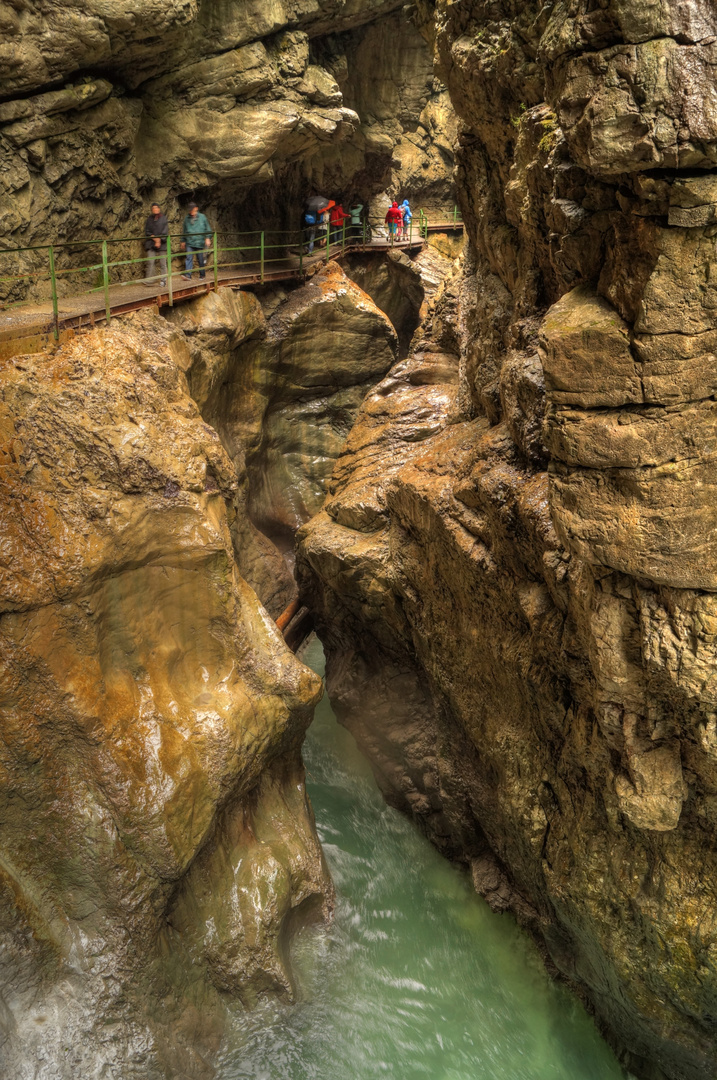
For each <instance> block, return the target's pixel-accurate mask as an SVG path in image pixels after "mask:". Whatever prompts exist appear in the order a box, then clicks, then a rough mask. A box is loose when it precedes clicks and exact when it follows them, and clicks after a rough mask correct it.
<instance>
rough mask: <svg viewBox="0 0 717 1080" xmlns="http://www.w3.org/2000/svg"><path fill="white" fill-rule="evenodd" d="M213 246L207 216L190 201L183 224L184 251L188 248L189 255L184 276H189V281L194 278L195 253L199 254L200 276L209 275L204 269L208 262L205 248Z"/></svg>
mask: <svg viewBox="0 0 717 1080" xmlns="http://www.w3.org/2000/svg"><path fill="white" fill-rule="evenodd" d="M211 246H212V227H211V225H210V224H209V222H208V220H207V218H206V216H205V215H204V214H200V212H199V207H198V206H197V204H196V203H190V204H189V206H188V207H187V216H186V217H185V219H184V225H183V226H182V251H185V250H186V252H187V257H186V259H185V261H184V269H185V271H186V273H184V274H182V277H183V278H188V279H189V281H191V280H192V270H193V268H194V256H195V255H196V256H197V263H198V265H199V276H200V278H203V277H206V276H207V275H206V273H205V270H204V267H205V265H206V262H207V256H206V254H205V249H206V248H208V247H211Z"/></svg>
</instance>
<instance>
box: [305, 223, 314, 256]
mask: <svg viewBox="0 0 717 1080" xmlns="http://www.w3.org/2000/svg"><path fill="white" fill-rule="evenodd" d="M305 232H306V239H307V240H308V241H309V251H313V250H314V240H315V239H316V226H315V225H310V226H309V228H308V229H306V230H305Z"/></svg>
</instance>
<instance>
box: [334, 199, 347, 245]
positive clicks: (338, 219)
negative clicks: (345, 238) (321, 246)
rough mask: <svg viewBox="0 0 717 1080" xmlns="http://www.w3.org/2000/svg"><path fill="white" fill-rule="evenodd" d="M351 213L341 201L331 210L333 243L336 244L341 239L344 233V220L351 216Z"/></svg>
mask: <svg viewBox="0 0 717 1080" xmlns="http://www.w3.org/2000/svg"><path fill="white" fill-rule="evenodd" d="M350 217H351V215H350V214H347V213H346V211H345V210H344V208H343V206H342V205H341V203H337V204H336V206H335V207H334V208H333V210H332V211H331V217H330V218H329V220H330V222H331V243H332V244H335V243H336V242H337V241H338V240H340V239H341V237H342V235H343V228H344V222H345V221H346V220H347V219H348V218H350Z"/></svg>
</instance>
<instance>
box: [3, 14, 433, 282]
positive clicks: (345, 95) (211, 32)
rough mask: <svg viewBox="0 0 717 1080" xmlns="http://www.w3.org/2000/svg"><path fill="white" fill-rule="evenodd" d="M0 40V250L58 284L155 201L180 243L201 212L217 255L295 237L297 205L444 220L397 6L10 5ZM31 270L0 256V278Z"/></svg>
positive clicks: (428, 117) (418, 75) (412, 58)
mask: <svg viewBox="0 0 717 1080" xmlns="http://www.w3.org/2000/svg"><path fill="white" fill-rule="evenodd" d="M0 30H1V33H0V37H1V38H2V42H3V44H2V45H0V49H1V50H2V52H1V53H0V55H1V56H2V62H1V63H0V165H1V166H2V168H1V169H0V175H1V176H2V179H1V180H0V196H1V197H0V233H2V235H3V236H4V237H5V239H6V246H7V247H9V248H16V247H19V248H28V247H31V246H33V245H42V244H48V243H54V244H56V245H59V247H58V251H57V259H58V265H59V267H60V268H61V269H63V270H66V269H68V268H69V267H71V266H73V265H75V266H77V265H87V263H88V262H91V261H92V258H91V256H92V249H87V248H80V249H74V250H73V249H70V248H67V247H65V246H63V245H66V244H67V243H68V242H77V241H79V240H98V239H112V238H115V237H126V238H132V237H140V236H141V235H142V233H143V227H144V220H145V218H146V215H147V213H148V210H149V204H150V202H151V201H152V200H158V201H159V202H160V203H161V204H162V205H163V206H164V207H166V209H167V212H168V216H169V220H170V225H171V227H172V231H173V232H177V231H178V230H180V229H181V223H182V220H183V216H184V212H185V210H184V207H185V206H186V203H187V201H188V200H189V199H190V198H191V197H195V198H198V199H199V200H201V202H202V206H203V208H205V209H207V211H208V213H209V216H210V218H211V220H212V223H213V224H215V225H216V226H217V227H218V228H219V230H220V231H221V233H222V236H223V237H226V236H228V233H229V232H234V233H236V232H237V231H243V232H247V231H250V230H251V229H253V228H256V226H257V224H259V227H263V228H267V229H272V228H273V229H278V228H283V229H287V228H291V229H296V228H298V227H299V226H300V221H301V210H302V207H303V205H304V201H305V199H306V196H307V194H309V193H310V192H311V191H312V190H318V191H320V192H321V193H322V194H327V195H328V196H329V197H331V196H334V195H338V197H339V198H344V199H345V200H347V201H348V200H350V199H352V198H354V197H358V198H359V199H360V201H361V202H363V203H365V204H369V203H370V202H371V199H372V198H374V197H378V196H379V195H380V193H381V192H383V191H384V189H385V188H387V187H388V188H390V189H391V190H392V191H393V190H398V189H399V188H400V189H401V192H402V194H407V195H412V196H414V197H415V199H416V201H417V203H418V204H419V205H422V204H426V205H430V206H431V207H436V206H441V207H444V208H448V207H449V206H450V207H452V205H453V202H454V199H453V194H452V189H451V183H450V170H451V166H452V161H453V156H452V140H453V136H454V134H455V120H454V117H453V114H452V110H451V109H450V105H449V103H448V98H447V94H446V92H445V90H444V88H443V87H441V86H440V85H439V84H438V83H437V82H435V81H434V78H433V74H432V62H431V52H430V49H429V46H428V45H427V43H426V42H425V40H424V38H423V37H421V35H420V34H419V33H418V31H417V30H416V29H415V27H414V26H413V25H412V24H411V23H410V22H409V21H408V19H407V16H406V14H405V13H402V6H401V4H400V3H399V2H397V0H351V2H350V3H347V4H346V3H340V4H339V3H337V2H335V0H321V2H320V3H315V2H311V3H310V2H305V3H304V2H303V0H302V2H299V3H291V4H288V3H283V2H278V0H277V2H271V3H267V2H265V0H251V2H250V3H240V4H237V3H229V2H227V0H171V2H169V3H166V4H165V3H158V2H157V0H121V2H117V3H112V4H107V3H106V2H104V0H101V2H100V0H81V2H80V3H69V2H68V0H43V2H42V3H39V4H35V3H33V4H29V3H25V2H24V0H21V2H13V3H12V4H3V5H2V7H1V8H0ZM389 41H390V42H391V43H392V45H391V47H390V48H389V47H388V42H389ZM379 45H380V47H379ZM384 202H385V197H383V198H379V199H378V202H377V216H380V218H381V220H382V219H383V214H384V213H385V207H384V205H383V203H384ZM140 254H141V246H140V244H139V243H138V242H135V243H133V244H128V245H124V246H122V247H117V246H115V247H113V248H112V250H111V252H110V258H111V259H129V258H136V257H139V256H140ZM46 264H47V257H46V255H44V254H39V253H33V252H29V251H25V252H24V253H23V255H22V256H21V258H20V259H19V260H18V259H17V258H16V257H12V258H10V257H9V256H7V255H6V256H3V258H2V260H0V276H2V277H6V276H8V275H11V274H17V273H21V272H26V273H31V272H33V271H36V272H38V273H42V276H43V281H44V279H46V278H47V272H48V267H47V265H46ZM34 284H35V285H36V286H37V287H35V288H33V285H34ZM79 284H80V285H84V281H80V282H79ZM60 287H61V290H62V289H63V288H66V289H68V290H70V291H72V289H77V287H78V280H76V279H75V278H74V277H72V278H65V277H62V276H61V277H60ZM28 288H30V293H31V295H37V296H38V297H40V296H44V292H43V289H42V287H41V286H40V285H39V284H38V283H35V282H33V281H32V280H25V279H23V280H21V281H17V282H15V283H7V282H6V283H5V284H4V285H2V292H1V293H0V298H2V299H4V298H6V296H9V297H12V298H15V299H16V298H18V297H20V296H21V295H24V293H25V292H26V291H27V289H28Z"/></svg>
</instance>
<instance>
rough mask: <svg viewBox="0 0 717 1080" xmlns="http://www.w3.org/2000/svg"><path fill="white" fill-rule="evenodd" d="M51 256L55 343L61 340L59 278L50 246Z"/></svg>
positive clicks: (53, 252)
mask: <svg viewBox="0 0 717 1080" xmlns="http://www.w3.org/2000/svg"><path fill="white" fill-rule="evenodd" d="M48 255H49V256H50V287H51V289H52V321H53V323H54V330H53V335H54V338H55V341H59V340H60V316H59V313H58V310H57V278H56V276H55V251H54V249H53V247H52V244H50V246H49V248H48Z"/></svg>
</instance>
